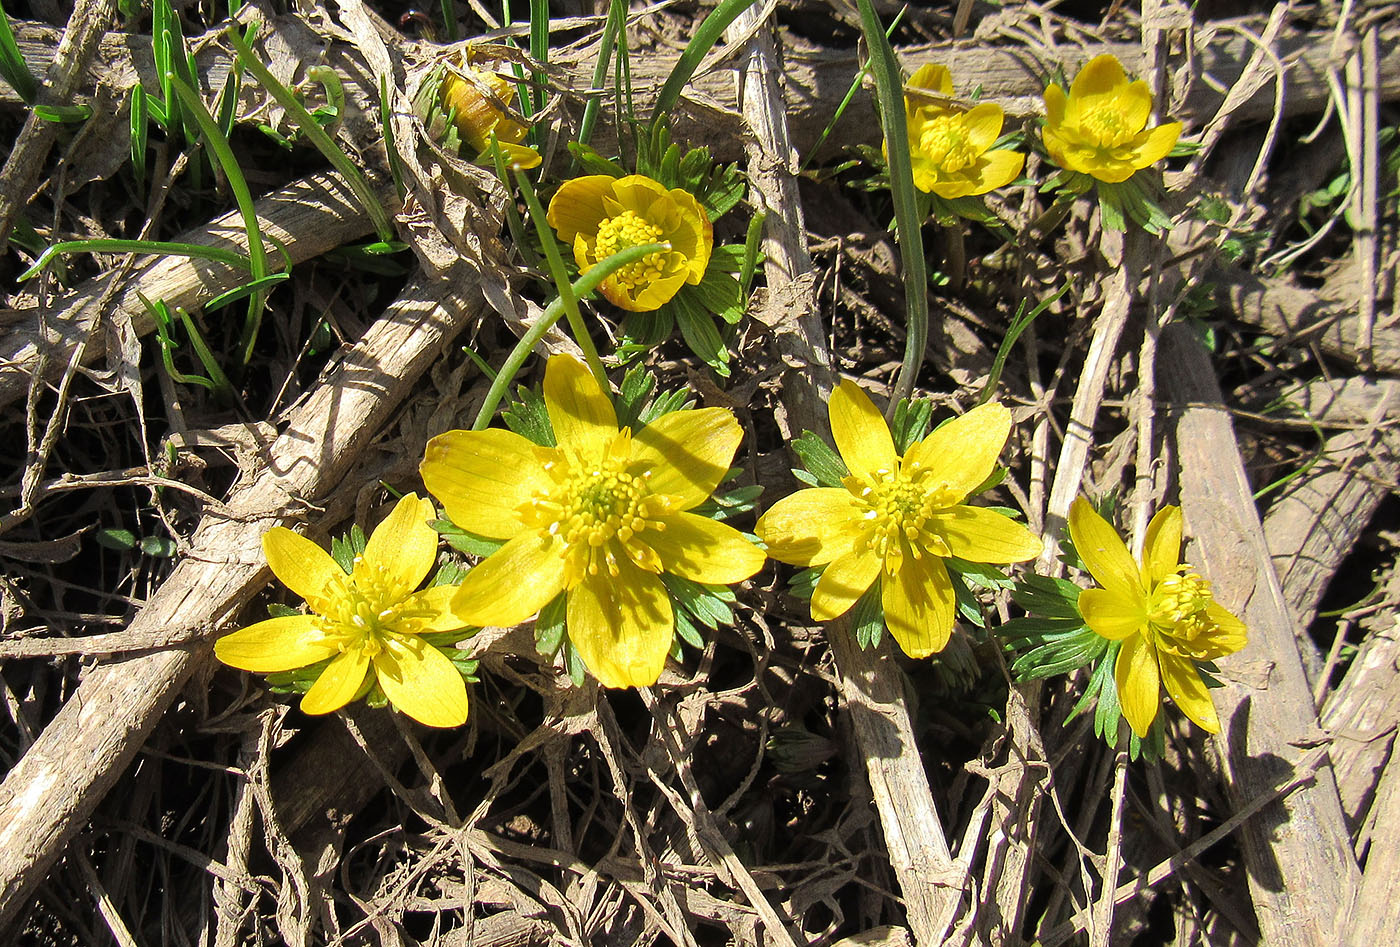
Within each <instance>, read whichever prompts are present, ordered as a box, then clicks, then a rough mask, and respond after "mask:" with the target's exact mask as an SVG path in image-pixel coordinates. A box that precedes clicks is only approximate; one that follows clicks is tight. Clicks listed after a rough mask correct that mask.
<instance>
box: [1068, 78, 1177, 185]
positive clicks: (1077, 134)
mask: <svg viewBox="0 0 1400 947" xmlns="http://www.w3.org/2000/svg"><path fill="white" fill-rule="evenodd" d="M1045 115H1046V121H1045V127H1044V128H1043V129H1042V130H1041V138H1042V140H1043V141H1044V142H1045V148H1046V150H1047V151H1049V152H1050V157H1051V158H1053V159H1055V163H1056V164H1058V165H1059V166H1060V167H1062V168H1065V169H1066V170H1069V171H1078V172H1079V173H1081V174H1087V175H1090V176H1092V177H1095V178H1097V179H1098V180H1100V181H1104V182H1107V183H1110V184H1116V183H1118V182H1121V181H1126V180H1127V179H1128V178H1130V177H1132V176H1133V174H1134V173H1136V172H1138V171H1141V170H1142V169H1143V168H1147V167H1150V166H1151V165H1154V164H1156V163H1157V162H1158V161H1161V160H1162V159H1163V158H1165V157H1166V156H1167V155H1168V154H1169V153H1170V152H1171V150H1172V148H1173V147H1175V145H1176V141H1177V139H1178V138H1180V137H1181V123H1180V122H1167V123H1166V124H1164V125H1158V126H1156V127H1154V128H1148V127H1147V121H1148V119H1149V118H1151V117H1152V92H1151V91H1150V90H1149V89H1148V88H1147V83H1146V82H1144V81H1142V80H1141V79H1138V80H1136V81H1131V82H1130V81H1129V80H1128V77H1127V75H1126V74H1125V73H1124V72H1123V66H1122V65H1121V64H1120V63H1119V62H1118V59H1117V57H1115V56H1113V55H1112V54H1110V53H1104V54H1103V55H1102V56H1095V57H1094V58H1093V59H1091V60H1090V61H1089V63H1088V65H1086V66H1085V67H1084V68H1083V69H1082V70H1080V73H1079V75H1078V76H1076V77H1075V79H1074V83H1073V84H1072V85H1071V86H1070V90H1069V96H1068V98H1066V96H1065V91H1064V89H1061V88H1060V87H1059V86H1058V85H1055V84H1053V83H1052V84H1050V85H1048V86H1046V88H1045Z"/></svg>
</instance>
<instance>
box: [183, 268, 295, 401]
mask: <svg viewBox="0 0 1400 947" xmlns="http://www.w3.org/2000/svg"><path fill="white" fill-rule="evenodd" d="M278 275H285V274H278ZM175 314H176V315H178V316H179V317H180V322H181V323H182V324H183V325H184V327H185V334H186V335H187V336H189V339H190V347H191V348H193V349H194V354H195V358H197V359H199V364H201V365H203V366H204V371H205V372H206V373H208V375H209V380H210V381H211V382H213V386H212V388H213V392H214V394H215V396H217V397H218V398H219V400H220V401H224V402H226V403H229V404H232V403H233V402H234V401H235V400H237V399H236V397H235V396H234V392H233V383H232V382H230V381H229V380H228V376H227V375H225V374H224V370H223V368H221V367H220V366H219V362H218V360H217V359H216V358H214V353H213V352H212V351H210V349H209V346H208V345H207V344H206V343H205V341H204V334H203V333H201V332H200V331H199V326H197V325H195V321H194V319H192V318H190V314H189V313H188V312H185V310H184V309H182V308H180V307H178V306H177V307H175Z"/></svg>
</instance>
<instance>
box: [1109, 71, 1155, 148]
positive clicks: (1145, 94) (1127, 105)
mask: <svg viewBox="0 0 1400 947" xmlns="http://www.w3.org/2000/svg"><path fill="white" fill-rule="evenodd" d="M1113 99H1114V105H1115V107H1116V108H1117V109H1118V111H1119V113H1120V114H1121V115H1122V117H1123V128H1124V129H1126V130H1127V131H1128V132H1129V133H1130V134H1134V135H1135V134H1137V133H1138V132H1140V131H1142V130H1143V129H1144V128H1146V127H1147V120H1148V119H1149V118H1151V117H1152V90H1150V89H1148V88H1147V83H1146V82H1143V81H1142V80H1141V79H1138V80H1137V81H1136V82H1129V83H1127V84H1126V85H1124V86H1123V87H1122V88H1121V89H1119V90H1117V91H1116V92H1115V93H1114V94H1113Z"/></svg>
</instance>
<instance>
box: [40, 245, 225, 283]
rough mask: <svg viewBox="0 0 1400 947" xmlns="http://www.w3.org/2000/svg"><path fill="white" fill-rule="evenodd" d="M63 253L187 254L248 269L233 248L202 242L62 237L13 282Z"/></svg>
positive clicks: (43, 266) (46, 264)
mask: <svg viewBox="0 0 1400 947" xmlns="http://www.w3.org/2000/svg"><path fill="white" fill-rule="evenodd" d="M65 253H149V254H151V255H153V256H156V255H161V254H163V255H166V256H187V257H193V258H196V259H200V260H213V261H214V262H215V263H224V264H227V265H228V266H237V267H240V268H242V269H245V270H246V269H248V266H249V264H248V257H247V256H245V255H244V254H242V253H238V252H237V251H235V250H224V249H222V248H220V247H207V246H205V245H204V244H202V243H166V242H163V241H160V240H112V239H108V238H105V237H104V238H101V239H97V240H65V241H64V242H62V243H55V244H54V245H53V246H51V247H48V248H46V249H45V250H44V252H43V253H41V254H39V258H38V259H37V260H35V261H34V265H33V266H31V267H30V268H29V269H27V270H25V271H24V272H23V273H21V274H19V276H18V277H17V278H16V281H17V282H23V281H25V280H27V279H29V278H30V277H32V276H36V275H38V274H39V273H42V272H43V271H44V269H45V268H46V267H47V266H48V265H49V264H50V263H52V262H53V261H54V259H55V258H56V257H59V256H61V255H63V254H65Z"/></svg>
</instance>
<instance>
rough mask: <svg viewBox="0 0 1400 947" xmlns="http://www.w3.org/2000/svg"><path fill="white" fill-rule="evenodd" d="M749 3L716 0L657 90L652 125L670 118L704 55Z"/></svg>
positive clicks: (740, 0) (751, 2)
mask: <svg viewBox="0 0 1400 947" xmlns="http://www.w3.org/2000/svg"><path fill="white" fill-rule="evenodd" d="M753 2H754V0H720V3H719V5H718V6H716V7H715V8H714V9H713V10H711V11H710V12H709V14H708V15H707V16H706V17H705V19H704V20H702V21H700V24H699V25H698V26H696V27H694V31H695V32H694V35H693V36H692V37H691V39H690V42H689V43H687V44H686V47H685V49H683V50H682V51H681V55H680V57H679V58H678V59H677V60H676V64H675V66H673V67H672V69H671V74H670V75H669V76H667V77H666V84H665V85H663V86H662V87H661V92H660V94H659V95H657V97H656V103H655V105H654V106H653V109H654V111H653V113H652V115H653V118H652V121H653V123H657V122H660V121H663V120H665V119H668V118H669V117H670V115H671V112H672V111H673V110H674V109H675V107H676V103H678V102H679V101H680V97H681V90H682V89H684V88H685V87H686V85H687V84H688V83H689V82H690V78H691V76H693V75H695V70H696V69H698V68H700V63H701V61H702V60H704V58H705V55H706V54H707V53H709V51H710V50H711V49H713V48H714V46H715V44H716V43H718V42H719V40H720V37H721V36H723V35H724V31H725V29H727V28H728V26H729V24H730V23H733V22H734V18H735V17H737V16H738V15H739V14H740V13H743V12H744V11H745V10H747V9H748V8H749V7H750V6H752V5H753Z"/></svg>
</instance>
